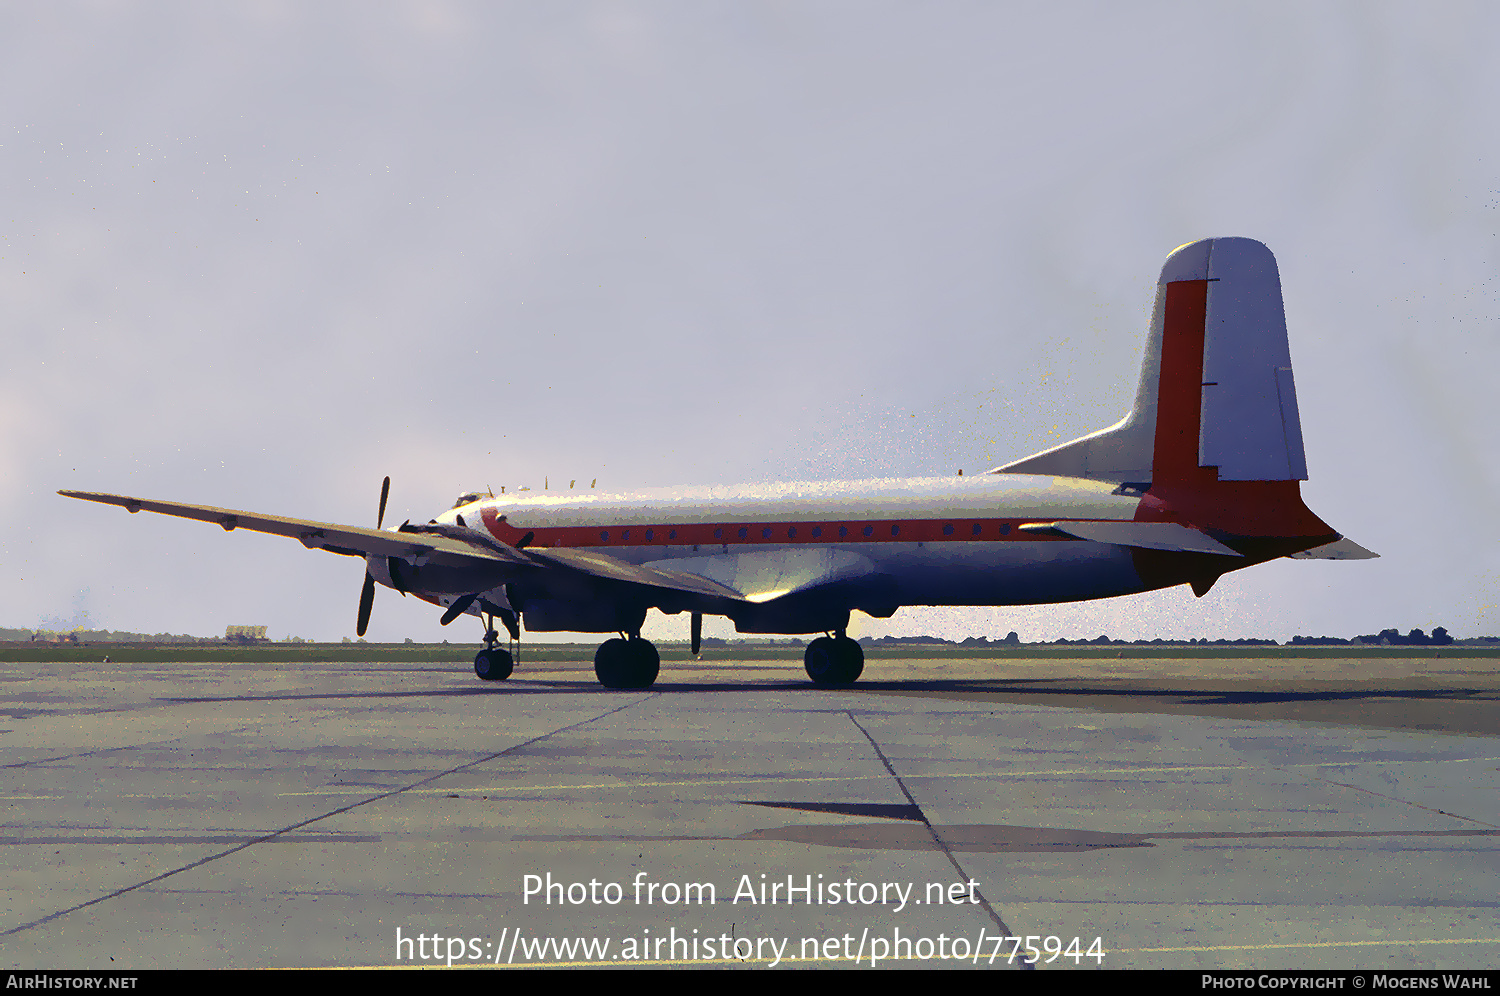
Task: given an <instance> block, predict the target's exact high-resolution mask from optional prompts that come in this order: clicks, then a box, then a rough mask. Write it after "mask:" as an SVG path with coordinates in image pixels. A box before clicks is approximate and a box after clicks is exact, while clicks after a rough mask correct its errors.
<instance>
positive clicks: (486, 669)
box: [474, 614, 516, 681]
mask: <svg viewBox="0 0 1500 996" xmlns="http://www.w3.org/2000/svg"><path fill="white" fill-rule="evenodd" d="M505 622H506V628H507V629H509V628H510V620H509V619H507V620H505ZM499 639H500V634H499V633H497V632H495V617H494V616H493V615H489V614H486V616H485V619H484V649H483V650H481V651H480V652H479V653H478V654H477V655H475V657H474V673H475V674H477V675H479V677H481V678H483V679H484V680H485V681H504V680H505V679H506V678H509V677H510V673H511V672H512V671H514V670H515V667H516V659H515V657H514V655H512V654H511V652H510V651H509V650H506V649H505V648H504V647H497V646H495V644H496V642H497V641H498V640H499Z"/></svg>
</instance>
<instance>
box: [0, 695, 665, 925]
mask: <svg viewBox="0 0 1500 996" xmlns="http://www.w3.org/2000/svg"><path fill="white" fill-rule="evenodd" d="M656 694H659V693H653V694H652V695H648V696H646V697H644V698H640V699H635V700H634V701H631V702H627V703H625V704H624V705H621V706H616V707H615V708H613V709H609V710H607V711H605V712H602V713H600V714H599V715H597V716H590V717H589V718H588V719H582V720H579V721H578V722H576V723H569V724H568V725H567V726H563V727H559V728H558V729H555V730H551V731H549V732H547V733H543V734H541V735H540V736H535V737H532V738H531V739H530V740H526V741H523V742H521V743H518V744H512V745H511V746H509V747H507V748H505V749H504V750H502V751H497V752H495V753H493V754H487V755H485V756H484V757H481V758H476V759H475V760H473V761H468V762H466V763H464V764H460V765H458V766H456V767H453V768H448V769H447V770H446V771H439V772H437V773H436V774H433V775H428V776H427V777H426V778H423V779H421V780H420V781H415V782H412V783H411V784H410V785H403V786H401V787H400V788H397V789H392V790H391V791H389V792H382V793H380V794H379V795H373V796H371V797H370V798H368V799H361V800H360V801H359V802H351V803H350V804H349V805H347V806H340V807H339V808H338V809H334V810H331V811H329V812H326V813H323V814H321V815H318V816H314V817H312V818H310V819H306V820H302V821H301V822H299V823H293V824H292V825H291V826H288V827H282V828H281V829H280V830H275V831H272V832H271V833H268V834H262V835H261V836H259V837H256V838H255V839H254V840H247V841H245V842H244V843H242V844H236V845H235V846H234V847H230V848H226V849H224V850H222V851H219V852H217V853H216V854H209V855H205V856H204V857H201V858H199V859H198V860H197V861H190V862H188V863H187V864H185V865H182V866H181V867H179V868H173V869H171V870H169V871H165V872H162V873H161V874H160V875H155V876H152V877H151V878H148V879H146V880H144V881H142V882H137V883H135V884H134V885H127V886H125V887H124V888H120V889H116V890H115V891H113V892H110V893H108V894H106V895H103V896H96V897H95V898H93V899H90V900H88V901H87V902H83V903H78V904H77V905H75V906H70V907H68V908H67V909H65V910H58V911H57V912H55V913H49V914H47V915H46V916H44V917H41V918H39V919H36V920H32V921H31V922H30V923H23V924H21V925H20V926H18V927H11V928H10V929H9V930H4V931H0V937H9V936H11V935H12V934H19V933H20V932H21V931H23V930H30V929H31V928H32V927H39V926H41V925H42V924H44V923H48V922H50V921H52V920H56V919H58V918H59V917H64V916H67V915H68V914H69V913H77V912H78V911H79V910H84V909H88V908H89V907H90V906H97V905H98V904H99V903H102V902H106V901H108V900H110V899H114V898H116V897H118V896H123V895H125V894H126V893H127V892H134V891H136V890H137V889H143V888H145V887H146V886H148V885H153V884H155V883H157V882H160V881H162V880H163V879H168V878H171V877H172V876H173V875H177V874H180V873H182V872H185V871H191V870H192V869H194V868H197V867H199V866H200V865H206V864H208V863H209V862H212V861H218V860H219V859H220V858H226V857H228V856H229V855H231V854H235V853H237V852H239V851H243V850H245V849H246V848H250V847H254V846H255V845H256V844H264V843H265V842H266V841H268V840H275V839H276V838H277V837H280V836H282V835H283V834H288V833H291V832H292V831H294V830H301V829H302V828H303V827H306V826H310V825H312V824H314V823H317V822H320V821H322V820H326V819H328V818H329V817H331V816H339V815H341V814H343V813H347V812H349V811H350V810H353V809H358V808H359V807H361V806H366V805H369V804H370V803H372V802H380V801H381V800H383V799H389V798H391V797H392V796H397V795H401V794H402V793H404V792H408V791H410V790H411V789H416V788H420V787H422V786H423V785H426V784H427V783H428V782H433V781H436V780H438V779H439V778H446V777H447V776H449V775H452V774H457V773H458V772H460V771H464V770H467V769H469V768H473V767H477V766H478V765H481V764H487V763H489V762H490V761H493V760H495V759H496V758H498V757H504V756H505V755H506V754H509V753H511V752H512V751H517V750H521V749H522V748H524V747H530V746H531V745H532V744H534V743H538V742H539V741H542V740H546V739H547V738H548V737H555V736H557V735H558V734H559V733H566V732H568V731H569V730H574V729H577V728H578V727H580V726H587V725H588V724H589V723H593V722H597V721H598V720H601V719H604V718H606V717H608V716H613V715H614V714H615V713H617V712H620V711H622V710H625V709H629V708H630V707H631V706H633V705H636V704H637V703H640V702H644V701H646V699H647V698H655V697H656Z"/></svg>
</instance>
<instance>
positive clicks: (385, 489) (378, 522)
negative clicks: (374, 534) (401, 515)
mask: <svg viewBox="0 0 1500 996" xmlns="http://www.w3.org/2000/svg"><path fill="white" fill-rule="evenodd" d="M390 496H391V479H390V478H389V477H387V478H386V479H385V483H384V484H382V485H380V514H379V515H377V516H375V528H376V529H379V528H380V527H381V526H382V525H384V524H385V500H386V499H387V498H389V497H390Z"/></svg>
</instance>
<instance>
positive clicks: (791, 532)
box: [786, 526, 797, 539]
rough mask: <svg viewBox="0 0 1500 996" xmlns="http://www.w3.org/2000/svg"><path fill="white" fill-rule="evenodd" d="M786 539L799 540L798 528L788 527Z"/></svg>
mask: <svg viewBox="0 0 1500 996" xmlns="http://www.w3.org/2000/svg"><path fill="white" fill-rule="evenodd" d="M786 538H787V539H796V538H797V527H796V526H788V527H787V529H786Z"/></svg>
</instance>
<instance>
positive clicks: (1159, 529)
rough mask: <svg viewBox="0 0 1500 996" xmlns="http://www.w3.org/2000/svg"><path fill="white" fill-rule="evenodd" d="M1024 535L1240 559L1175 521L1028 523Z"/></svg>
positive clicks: (1205, 534)
mask: <svg viewBox="0 0 1500 996" xmlns="http://www.w3.org/2000/svg"><path fill="white" fill-rule="evenodd" d="M1020 529H1021V531H1022V532H1024V533H1050V534H1052V535H1056V536H1071V537H1073V538H1074V539H1082V540H1093V541H1094V542H1095V543H1114V544H1115V545H1117V546H1133V547H1137V548H1139V549H1142V550H1170V551H1172V552H1174V553H1212V554H1215V555H1217V556H1220V557H1242V556H1244V554H1241V553H1239V552H1238V551H1235V550H1231V549H1230V548H1229V547H1227V546H1225V545H1224V544H1223V543H1220V542H1219V541H1218V540H1216V539H1214V538H1213V537H1212V536H1210V535H1208V534H1207V533H1205V532H1203V531H1201V530H1198V529H1193V528H1192V527H1190V526H1184V525H1180V524H1178V523H1176V522H1098V521H1094V522H1066V521H1064V522H1028V523H1026V524H1025V525H1023V526H1021V527H1020Z"/></svg>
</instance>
